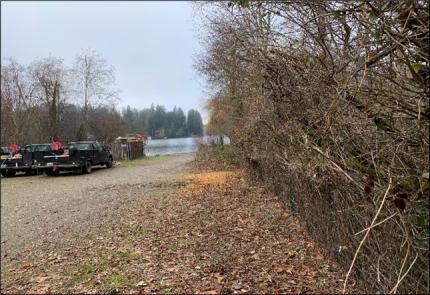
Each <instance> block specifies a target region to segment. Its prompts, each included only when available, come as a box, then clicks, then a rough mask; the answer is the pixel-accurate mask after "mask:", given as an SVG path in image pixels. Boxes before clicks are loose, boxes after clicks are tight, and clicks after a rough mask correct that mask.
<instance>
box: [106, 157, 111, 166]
mask: <svg viewBox="0 0 430 295" xmlns="http://www.w3.org/2000/svg"><path fill="white" fill-rule="evenodd" d="M112 166H113V160H112V157H109V160H108V161H107V163H106V168H112Z"/></svg>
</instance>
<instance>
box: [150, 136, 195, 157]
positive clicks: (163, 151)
mask: <svg viewBox="0 0 430 295" xmlns="http://www.w3.org/2000/svg"><path fill="white" fill-rule="evenodd" d="M197 140H198V138H195V137H186V138H167V139H151V140H149V141H148V144H147V145H146V146H145V154H146V155H147V156H155V155H168V154H178V153H192V152H195V151H197V146H198V144H197Z"/></svg>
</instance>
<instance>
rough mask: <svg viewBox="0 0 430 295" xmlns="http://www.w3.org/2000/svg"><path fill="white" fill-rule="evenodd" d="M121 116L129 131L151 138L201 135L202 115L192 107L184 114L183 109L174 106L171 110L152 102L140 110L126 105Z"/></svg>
mask: <svg viewBox="0 0 430 295" xmlns="http://www.w3.org/2000/svg"><path fill="white" fill-rule="evenodd" d="M122 117H123V119H124V121H125V123H126V124H127V128H128V129H127V130H128V132H129V133H142V134H147V135H149V136H151V137H153V138H164V137H168V138H175V137H186V136H201V135H203V121H202V117H201V115H200V113H199V111H197V110H194V109H191V110H189V111H188V113H187V116H185V113H184V111H183V110H182V109H181V108H178V107H176V106H175V107H174V108H173V110H171V111H167V110H166V108H165V107H164V106H161V105H156V106H154V105H153V104H152V105H151V107H150V108H144V109H141V110H138V109H136V108H131V107H130V106H127V107H126V108H125V109H123V111H122Z"/></svg>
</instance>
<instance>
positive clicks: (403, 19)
mask: <svg viewBox="0 0 430 295" xmlns="http://www.w3.org/2000/svg"><path fill="white" fill-rule="evenodd" d="M238 3H239V4H240V5H238ZM238 3H236V2H220V3H215V4H212V5H202V7H199V8H200V9H201V13H202V15H203V16H204V18H205V19H206V24H207V25H206V28H205V29H206V36H205V37H206V38H208V40H209V41H208V42H207V50H206V52H205V54H204V55H202V56H201V57H200V62H199V65H198V68H199V70H200V71H201V72H202V73H203V74H204V75H206V77H207V80H208V83H209V85H210V86H211V88H210V90H211V91H212V93H214V95H213V97H212V98H211V99H212V100H213V101H215V102H212V103H211V105H217V106H218V107H220V108H221V109H222V110H223V111H224V112H225V114H224V115H225V116H227V117H228V121H227V122H229V126H228V129H229V130H228V132H229V134H230V137H231V141H232V144H233V146H234V148H235V151H236V153H237V154H238V155H240V156H241V158H242V159H243V162H244V163H245V165H246V167H248V168H249V169H248V170H249V171H250V173H251V174H253V175H255V176H256V177H258V178H259V179H261V180H262V181H264V182H265V183H267V185H268V186H270V187H271V188H272V189H273V190H274V191H275V192H277V193H278V194H279V195H280V196H281V197H282V198H283V199H284V201H285V202H286V203H287V204H288V205H289V206H290V208H291V209H292V211H293V212H295V213H296V214H298V215H299V216H301V217H302V220H303V222H304V223H305V224H306V225H307V228H308V230H309V232H310V233H311V234H312V235H313V237H314V238H315V239H316V240H317V241H318V242H319V243H320V245H321V246H323V247H324V248H325V249H326V251H327V252H328V253H330V254H331V256H332V257H333V258H334V259H336V260H337V261H338V262H339V263H340V264H341V265H342V266H343V267H344V269H345V276H346V277H345V279H348V280H350V279H351V278H355V279H358V283H360V282H361V287H362V288H364V289H365V290H367V291H369V292H375V291H380V292H384V293H388V292H392V293H395V292H415V293H423V292H428V289H429V282H428V276H429V266H428V255H429V251H428V250H429V247H428V238H429V234H428V233H429V227H428V220H429V211H428V198H427V197H428V193H429V183H428V171H429V118H430V108H429V98H428V94H429V69H430V68H429V47H428V44H429V43H428V42H429V30H428V17H429V14H428V8H429V6H428V2H426V1H418V0H417V1H408V2H394V1H360V2H355V1H354V2H352V1H321V2H314V1H283V2H248V1H238ZM216 102H220V103H216ZM223 106H225V107H223ZM222 122H224V123H225V122H226V120H223V121H222ZM224 128H226V127H224ZM372 222H373V226H372V227H371V228H369V226H371V225H372ZM348 270H351V272H349V271H348ZM350 274H351V277H350ZM364 282H366V283H364Z"/></svg>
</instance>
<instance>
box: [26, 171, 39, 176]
mask: <svg viewBox="0 0 430 295" xmlns="http://www.w3.org/2000/svg"><path fill="white" fill-rule="evenodd" d="M25 175H28V176H31V175H37V171H36V170H28V171H26V172H25Z"/></svg>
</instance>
